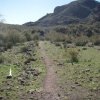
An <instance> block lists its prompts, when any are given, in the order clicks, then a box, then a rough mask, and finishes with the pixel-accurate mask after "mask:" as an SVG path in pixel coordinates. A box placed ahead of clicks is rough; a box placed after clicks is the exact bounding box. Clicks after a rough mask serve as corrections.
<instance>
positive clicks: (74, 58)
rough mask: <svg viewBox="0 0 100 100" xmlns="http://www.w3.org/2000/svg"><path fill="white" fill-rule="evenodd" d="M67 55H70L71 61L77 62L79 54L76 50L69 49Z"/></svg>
mask: <svg viewBox="0 0 100 100" xmlns="http://www.w3.org/2000/svg"><path fill="white" fill-rule="evenodd" d="M69 55H70V61H71V63H73V62H78V55H79V53H78V51H76V50H74V49H73V50H70V51H69Z"/></svg>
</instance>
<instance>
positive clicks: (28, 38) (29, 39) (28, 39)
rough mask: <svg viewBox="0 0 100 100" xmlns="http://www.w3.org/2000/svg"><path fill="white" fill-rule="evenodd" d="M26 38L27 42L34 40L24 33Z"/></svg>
mask: <svg viewBox="0 0 100 100" xmlns="http://www.w3.org/2000/svg"><path fill="white" fill-rule="evenodd" d="M24 36H25V37H26V40H27V41H31V40H32V36H31V34H30V33H24Z"/></svg>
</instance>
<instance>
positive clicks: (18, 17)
mask: <svg viewBox="0 0 100 100" xmlns="http://www.w3.org/2000/svg"><path fill="white" fill-rule="evenodd" d="M72 1H75V0H0V14H1V15H2V16H3V18H4V19H5V23H9V24H23V23H25V22H30V21H32V22H34V21H37V20H38V19H39V18H41V17H43V16H44V15H46V14H47V13H53V11H54V8H55V7H56V6H61V5H64V4H68V3H69V2H72ZM98 1H100V0H98Z"/></svg>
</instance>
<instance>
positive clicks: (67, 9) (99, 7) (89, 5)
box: [24, 0, 100, 26]
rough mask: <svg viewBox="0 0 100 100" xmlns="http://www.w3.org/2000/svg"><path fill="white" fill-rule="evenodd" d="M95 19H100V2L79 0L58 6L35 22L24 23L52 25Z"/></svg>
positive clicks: (29, 24) (93, 20)
mask: <svg viewBox="0 0 100 100" xmlns="http://www.w3.org/2000/svg"><path fill="white" fill-rule="evenodd" d="M95 21H100V2H98V1H96V0H77V1H73V2H71V3H69V4H66V5H63V6H58V7H56V8H55V9H54V13H50V14H47V15H45V16H44V17H42V18H40V19H39V20H38V21H36V22H34V23H32V22H31V23H29V22H28V23H25V24H24V25H28V26H32V25H40V26H51V25H67V24H73V23H85V22H95Z"/></svg>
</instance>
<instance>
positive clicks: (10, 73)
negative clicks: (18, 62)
mask: <svg viewBox="0 0 100 100" xmlns="http://www.w3.org/2000/svg"><path fill="white" fill-rule="evenodd" d="M9 76H12V70H11V68H10V71H9Z"/></svg>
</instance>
